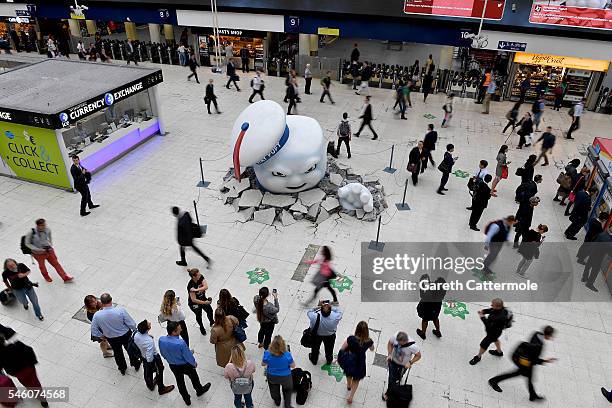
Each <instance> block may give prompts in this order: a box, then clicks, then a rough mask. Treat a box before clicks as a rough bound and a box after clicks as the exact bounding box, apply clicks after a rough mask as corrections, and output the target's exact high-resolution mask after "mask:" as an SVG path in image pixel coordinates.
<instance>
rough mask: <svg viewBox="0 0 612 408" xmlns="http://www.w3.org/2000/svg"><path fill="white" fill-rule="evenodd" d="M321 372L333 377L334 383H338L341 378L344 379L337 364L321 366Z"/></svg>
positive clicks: (342, 372)
mask: <svg viewBox="0 0 612 408" xmlns="http://www.w3.org/2000/svg"><path fill="white" fill-rule="evenodd" d="M334 358H336V356H334ZM321 370H323V371H327V375H329V376H331V377H335V378H336V382H340V381H342V378H344V371H342V368H341V367H340V366H339V365H338V363H335V362H332V363H331V364H324V365H322V366H321Z"/></svg>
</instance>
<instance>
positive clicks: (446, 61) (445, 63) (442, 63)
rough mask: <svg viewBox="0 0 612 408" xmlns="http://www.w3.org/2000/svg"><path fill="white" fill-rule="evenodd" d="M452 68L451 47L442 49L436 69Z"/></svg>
mask: <svg viewBox="0 0 612 408" xmlns="http://www.w3.org/2000/svg"><path fill="white" fill-rule="evenodd" d="M452 67H453V47H446V46H445V47H442V49H440V58H439V59H438V68H440V69H451V68H452Z"/></svg>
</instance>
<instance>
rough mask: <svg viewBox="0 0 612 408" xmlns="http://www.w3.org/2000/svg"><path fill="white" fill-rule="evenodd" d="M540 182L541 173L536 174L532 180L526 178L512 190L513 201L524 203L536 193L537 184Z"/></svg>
mask: <svg viewBox="0 0 612 408" xmlns="http://www.w3.org/2000/svg"><path fill="white" fill-rule="evenodd" d="M540 183H542V175H541V174H536V175H535V176H534V177H533V180H527V181H524V182H522V183H521V184H519V186H518V187H517V188H516V190H515V192H514V201H516V202H517V203H519V204H521V203H526V202H528V201H529V199H530V198H531V197H534V196H535V195H536V194H537V193H538V184H540Z"/></svg>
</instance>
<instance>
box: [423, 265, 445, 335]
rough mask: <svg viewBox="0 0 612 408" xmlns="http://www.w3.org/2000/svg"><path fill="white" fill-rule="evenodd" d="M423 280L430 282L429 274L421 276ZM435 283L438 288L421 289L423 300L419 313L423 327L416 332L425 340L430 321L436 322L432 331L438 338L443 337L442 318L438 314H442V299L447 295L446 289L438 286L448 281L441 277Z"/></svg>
mask: <svg viewBox="0 0 612 408" xmlns="http://www.w3.org/2000/svg"><path fill="white" fill-rule="evenodd" d="M421 281H427V283H428V284H429V283H430V279H429V275H427V274H425V275H423V276H421ZM434 283H435V284H436V289H432V290H423V289H421V300H420V301H419V304H418V305H417V314H418V315H419V317H420V318H421V328H420V329H417V330H416V332H417V334H418V335H419V337H420V338H422V339H423V340H425V339H426V337H427V335H426V333H427V326H428V325H429V322H433V324H434V329H433V330H432V333H433V334H434V335H435V336H436V337H437V338H440V337H442V333H441V332H440V320H439V319H438V316H440V310H441V309H442V301H443V300H444V296H446V291H445V290H443V289H437V288H438V287H439V286H440V285H441V284H444V283H446V281H445V280H444V278H442V277H439V278H438V279H436V281H435V282H434Z"/></svg>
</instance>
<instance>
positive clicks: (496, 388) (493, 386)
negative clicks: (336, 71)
mask: <svg viewBox="0 0 612 408" xmlns="http://www.w3.org/2000/svg"><path fill="white" fill-rule="evenodd" d="M489 385H490V386H491V388H493V389H494V390H495V391H497V392H502V389H501V388H499V385H497V383H496V382H493V381H491V380H489Z"/></svg>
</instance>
